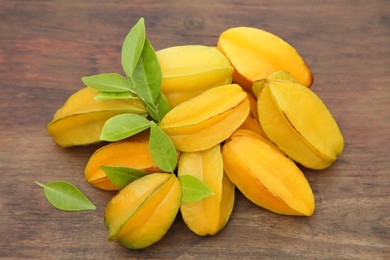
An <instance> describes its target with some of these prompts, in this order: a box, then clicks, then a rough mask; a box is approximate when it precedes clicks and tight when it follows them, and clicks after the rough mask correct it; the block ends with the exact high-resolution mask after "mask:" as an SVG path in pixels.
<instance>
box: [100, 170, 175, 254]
mask: <svg viewBox="0 0 390 260" xmlns="http://www.w3.org/2000/svg"><path fill="white" fill-rule="evenodd" d="M180 201H181V187H180V182H179V180H178V179H177V177H176V176H175V175H174V174H169V173H154V174H149V175H146V176H144V177H142V178H140V179H137V180H135V181H133V182H131V183H130V184H128V185H127V186H126V187H124V188H123V189H122V190H120V191H119V193H118V194H117V195H116V196H115V197H114V198H112V199H111V201H110V202H109V203H108V205H107V208H106V211H105V215H104V223H105V225H106V227H107V228H108V238H109V240H110V241H113V240H117V241H118V242H119V243H120V244H122V245H123V246H125V247H127V248H133V249H141V248H145V247H148V246H150V245H152V244H154V243H156V242H157V241H159V240H160V239H161V238H162V237H163V236H164V235H165V233H166V232H167V231H168V229H169V227H170V226H171V225H172V223H173V221H174V219H175V217H176V215H177V212H178V210H179V207H180Z"/></svg>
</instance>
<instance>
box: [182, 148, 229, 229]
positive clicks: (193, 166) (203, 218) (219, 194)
mask: <svg viewBox="0 0 390 260" xmlns="http://www.w3.org/2000/svg"><path fill="white" fill-rule="evenodd" d="M178 175H179V176H181V175H191V176H194V177H196V178H198V179H199V180H201V181H202V182H204V183H205V184H206V185H207V186H208V187H210V188H211V190H213V192H214V195H211V196H210V197H207V198H205V199H202V200H200V201H197V202H182V203H181V206H180V212H181V215H182V217H183V220H184V222H185V223H186V224H187V226H188V227H189V229H191V230H192V231H193V232H194V233H196V234H197V235H200V236H206V235H215V234H216V233H218V232H219V231H220V230H221V229H222V228H223V227H224V226H225V225H226V223H227V221H228V220H229V217H230V214H231V213H232V210H233V206H234V185H233V184H232V183H231V182H230V180H229V178H227V176H226V175H225V174H224V172H223V161H222V154H221V147H220V145H217V146H214V147H212V148H210V149H207V150H204V151H200V152H189V153H182V154H181V156H180V161H179V168H178Z"/></svg>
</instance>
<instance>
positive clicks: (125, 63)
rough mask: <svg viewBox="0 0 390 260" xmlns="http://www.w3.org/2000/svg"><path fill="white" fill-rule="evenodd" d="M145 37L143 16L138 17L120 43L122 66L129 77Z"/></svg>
mask: <svg viewBox="0 0 390 260" xmlns="http://www.w3.org/2000/svg"><path fill="white" fill-rule="evenodd" d="M145 39H146V32H145V21H144V18H140V19H139V20H138V22H137V23H136V24H135V25H134V26H133V28H132V29H131V30H130V32H129V33H128V34H127V36H126V38H125V40H124V42H123V45H122V68H123V70H124V71H125V73H126V75H128V76H129V77H132V76H133V73H134V70H135V67H136V65H137V63H138V60H139V58H140V56H141V53H142V49H143V48H144V43H145Z"/></svg>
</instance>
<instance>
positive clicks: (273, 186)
mask: <svg viewBox="0 0 390 260" xmlns="http://www.w3.org/2000/svg"><path fill="white" fill-rule="evenodd" d="M222 155H223V161H224V169H225V172H226V173H227V175H228V176H229V179H230V180H231V181H232V183H233V184H234V185H236V187H237V188H238V189H239V190H240V191H241V192H242V193H243V194H244V195H245V196H246V197H247V198H248V199H249V200H251V201H252V202H253V203H255V204H256V205H259V206H261V207H263V208H266V209H268V210H270V211H272V212H275V213H279V214H286V215H298V216H311V215H312V214H313V212H314V195H313V192H312V190H311V188H310V185H309V183H308V182H307V180H306V178H305V176H304V175H303V173H302V172H301V170H300V169H299V168H298V167H297V166H296V165H295V163H294V162H293V161H292V160H291V159H289V158H288V157H286V156H285V155H284V154H283V153H282V152H281V151H280V150H279V149H278V148H277V147H276V146H275V145H273V144H272V143H271V142H270V141H268V140H267V139H265V138H263V137H261V136H260V135H258V134H256V133H254V132H251V131H248V130H237V131H236V132H235V133H234V134H233V135H232V137H231V138H230V139H229V140H228V141H227V142H226V143H225V144H224V146H223V149H222Z"/></svg>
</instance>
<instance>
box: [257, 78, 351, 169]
mask: <svg viewBox="0 0 390 260" xmlns="http://www.w3.org/2000/svg"><path fill="white" fill-rule="evenodd" d="M257 104H258V112H259V120H260V124H261V126H262V128H263V130H264V132H265V134H266V135H267V136H268V138H269V139H270V140H271V141H273V142H274V143H275V144H276V145H277V146H278V147H279V148H280V149H281V150H283V151H284V152H285V153H286V154H287V155H288V156H289V157H290V158H292V159H293V160H295V161H296V162H298V163H300V164H302V165H303V166H305V167H307V168H311V169H318V170H319V169H324V168H327V167H329V166H330V165H331V164H332V163H333V162H334V161H335V160H336V159H337V156H338V155H339V154H340V153H341V151H342V150H343V146H344V140H343V136H342V134H341V132H340V129H339V128H338V126H337V123H336V121H335V120H334V118H333V117H332V115H331V114H330V112H329V110H328V109H327V108H326V106H325V105H324V103H323V102H322V101H321V100H320V99H319V97H318V96H317V95H315V94H314V93H313V92H312V91H311V90H310V89H309V88H306V87H304V86H302V85H300V84H299V83H297V82H292V81H288V80H273V81H272V80H269V81H268V82H267V83H266V84H265V87H263V89H262V90H261V92H260V94H259V96H258V103H257Z"/></svg>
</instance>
